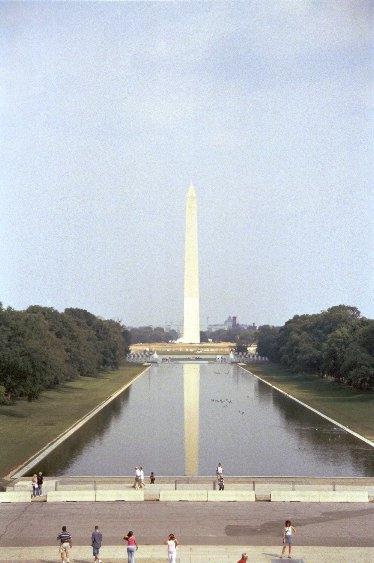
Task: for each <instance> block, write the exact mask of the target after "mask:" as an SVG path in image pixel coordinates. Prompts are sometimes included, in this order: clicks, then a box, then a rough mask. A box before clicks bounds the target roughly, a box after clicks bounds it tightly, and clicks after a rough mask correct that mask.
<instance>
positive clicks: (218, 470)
mask: <svg viewBox="0 0 374 563" xmlns="http://www.w3.org/2000/svg"><path fill="white" fill-rule="evenodd" d="M216 475H217V480H218V479H219V478H220V477H223V467H222V463H221V462H219V464H218V465H217V468H216Z"/></svg>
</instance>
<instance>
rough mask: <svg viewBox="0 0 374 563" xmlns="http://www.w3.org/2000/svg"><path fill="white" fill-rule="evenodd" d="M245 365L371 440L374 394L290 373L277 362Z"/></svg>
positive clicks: (311, 376)
mask: <svg viewBox="0 0 374 563" xmlns="http://www.w3.org/2000/svg"><path fill="white" fill-rule="evenodd" d="M243 367H244V366H243ZM246 368H247V369H248V370H249V371H251V372H253V373H254V374H256V375H258V376H259V377H262V378H263V379H265V380H266V381H268V382H269V383H272V384H273V385H275V386H276V387H279V388H280V389H282V390H283V391H286V393H289V394H290V395H293V396H294V397H296V398H297V399H299V400H300V401H303V402H305V403H307V404H308V405H310V406H311V407H314V408H315V409H317V410H319V411H321V412H323V413H324V414H326V415H327V416H330V417H331V418H333V419H334V420H336V421H337V422H340V424H343V425H344V426H348V428H350V429H351V430H354V431H355V432H358V433H359V434H362V435H363V436H365V437H366V438H369V440H374V393H367V392H361V391H355V390H352V389H349V388H346V387H341V386H339V385H338V384H337V383H334V382H332V381H328V380H325V379H321V378H319V377H317V376H315V375H305V374H297V373H292V372H290V371H289V370H287V369H285V368H283V367H281V366H278V365H277V364H248V365H247V366H246Z"/></svg>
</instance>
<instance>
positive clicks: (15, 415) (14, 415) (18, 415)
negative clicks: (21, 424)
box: [0, 410, 28, 418]
mask: <svg viewBox="0 0 374 563" xmlns="http://www.w3.org/2000/svg"><path fill="white" fill-rule="evenodd" d="M0 416H10V417H12V418H27V416H28V415H27V414H23V413H19V412H14V411H8V412H4V411H2V410H0Z"/></svg>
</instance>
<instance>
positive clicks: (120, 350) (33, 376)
mask: <svg viewBox="0 0 374 563" xmlns="http://www.w3.org/2000/svg"><path fill="white" fill-rule="evenodd" d="M129 344H130V335H129V332H128V331H127V330H126V329H125V327H124V326H123V325H122V324H121V323H120V322H117V321H114V320H105V319H101V318H99V317H96V316H95V315H93V314H92V313H89V312H88V311H85V310H83V309H73V308H70V309H65V311H64V312H62V313H60V312H59V311H57V310H56V309H53V308H50V307H41V306H38V305H33V306H31V307H29V308H28V309H26V310H24V311H16V310H15V309H12V308H11V307H8V308H3V306H2V305H1V304H0V402H7V401H12V400H14V399H17V398H27V399H28V400H32V399H35V398H37V397H38V396H39V394H40V392H41V391H42V390H43V389H48V388H51V387H54V386H56V385H59V384H61V383H63V382H65V381H71V380H72V379H75V378H77V377H79V376H89V377H97V376H98V375H99V373H100V371H101V370H105V369H117V368H118V367H119V366H120V363H121V362H122V361H123V360H124V359H125V357H126V355H127V354H128V352H129Z"/></svg>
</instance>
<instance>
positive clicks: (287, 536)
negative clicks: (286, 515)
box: [280, 520, 296, 559]
mask: <svg viewBox="0 0 374 563" xmlns="http://www.w3.org/2000/svg"><path fill="white" fill-rule="evenodd" d="M295 532H296V530H295V528H294V527H293V526H292V524H291V520H286V521H285V523H284V528H283V533H282V541H283V549H282V553H281V556H280V558H281V559H282V558H283V555H284V554H285V552H286V549H287V546H288V559H291V549H292V534H294V533H295Z"/></svg>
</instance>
